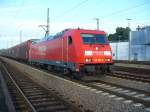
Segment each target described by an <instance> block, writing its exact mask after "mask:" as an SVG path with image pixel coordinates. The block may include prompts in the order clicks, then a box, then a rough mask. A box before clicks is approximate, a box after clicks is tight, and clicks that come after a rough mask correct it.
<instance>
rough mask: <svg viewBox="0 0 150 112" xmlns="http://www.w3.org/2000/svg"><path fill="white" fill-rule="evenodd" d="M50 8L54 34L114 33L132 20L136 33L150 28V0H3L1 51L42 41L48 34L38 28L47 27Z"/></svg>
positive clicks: (0, 6)
mask: <svg viewBox="0 0 150 112" xmlns="http://www.w3.org/2000/svg"><path fill="white" fill-rule="evenodd" d="M47 8H50V34H51V35H54V34H55V33H57V32H59V31H61V30H63V29H66V28H78V27H80V28H86V29H96V21H95V20H94V19H93V18H99V20H100V29H102V30H104V31H106V32H107V33H108V34H109V33H114V32H115V28H116V27H118V26H120V27H126V26H127V25H128V23H127V20H126V19H127V18H130V19H132V20H131V21H130V26H131V29H132V30H135V28H136V27H137V26H138V25H140V26H145V25H150V0H0V49H1V48H7V47H11V46H12V45H15V44H17V43H19V40H20V39H19V32H20V31H22V41H25V40H28V39H30V38H42V37H43V36H44V31H43V30H42V28H39V27H38V25H40V24H46V10H47Z"/></svg>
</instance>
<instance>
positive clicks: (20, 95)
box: [2, 65, 81, 112]
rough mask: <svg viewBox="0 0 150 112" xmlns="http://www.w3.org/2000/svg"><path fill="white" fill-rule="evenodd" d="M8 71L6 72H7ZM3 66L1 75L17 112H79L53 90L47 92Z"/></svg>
mask: <svg viewBox="0 0 150 112" xmlns="http://www.w3.org/2000/svg"><path fill="white" fill-rule="evenodd" d="M7 69H8V70H7ZM7 69H6V66H4V65H3V70H2V72H3V74H5V75H4V78H5V80H7V85H8V89H9V92H10V94H11V96H12V100H13V103H14V106H15V109H16V111H18V112H81V110H80V109H79V108H78V107H75V106H73V105H72V104H71V103H67V102H66V101H65V100H63V99H62V98H61V96H59V93H57V92H55V91H54V90H51V91H48V90H46V89H45V88H43V87H41V86H40V85H38V84H37V83H35V82H33V81H32V80H31V79H29V78H28V77H26V76H24V75H22V74H21V73H20V72H19V71H17V70H15V69H12V68H9V67H8V66H7Z"/></svg>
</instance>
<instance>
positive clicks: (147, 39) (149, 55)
mask: <svg viewBox="0 0 150 112" xmlns="http://www.w3.org/2000/svg"><path fill="white" fill-rule="evenodd" d="M110 45H111V47H112V52H113V59H114V60H136V61H150V26H148V27H144V28H137V30H136V31H131V32H130V39H129V41H127V42H112V43H110Z"/></svg>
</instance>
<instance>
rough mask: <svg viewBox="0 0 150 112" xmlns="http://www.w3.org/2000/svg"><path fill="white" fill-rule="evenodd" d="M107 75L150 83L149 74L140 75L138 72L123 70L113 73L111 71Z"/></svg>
mask: <svg viewBox="0 0 150 112" xmlns="http://www.w3.org/2000/svg"><path fill="white" fill-rule="evenodd" d="M107 75H109V76H113V77H118V78H125V79H131V80H136V81H141V82H144V83H150V76H149V75H142V74H141V75H138V74H134V73H129V72H123V71H114V72H113V73H109V74H107Z"/></svg>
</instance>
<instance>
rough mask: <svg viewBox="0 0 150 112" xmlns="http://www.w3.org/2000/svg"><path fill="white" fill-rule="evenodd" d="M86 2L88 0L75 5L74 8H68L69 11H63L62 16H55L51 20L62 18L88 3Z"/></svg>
mask: <svg viewBox="0 0 150 112" xmlns="http://www.w3.org/2000/svg"><path fill="white" fill-rule="evenodd" d="M88 1H89V0H83V1H81V2H80V3H78V4H76V5H75V6H73V7H71V8H69V9H67V10H66V11H64V12H63V13H62V14H60V15H57V16H56V17H55V18H53V19H52V20H53V21H54V20H56V19H58V18H61V17H63V16H64V15H65V14H67V13H69V12H71V11H73V10H75V9H77V8H78V7H80V6H81V5H83V4H85V3H86V2H88Z"/></svg>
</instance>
